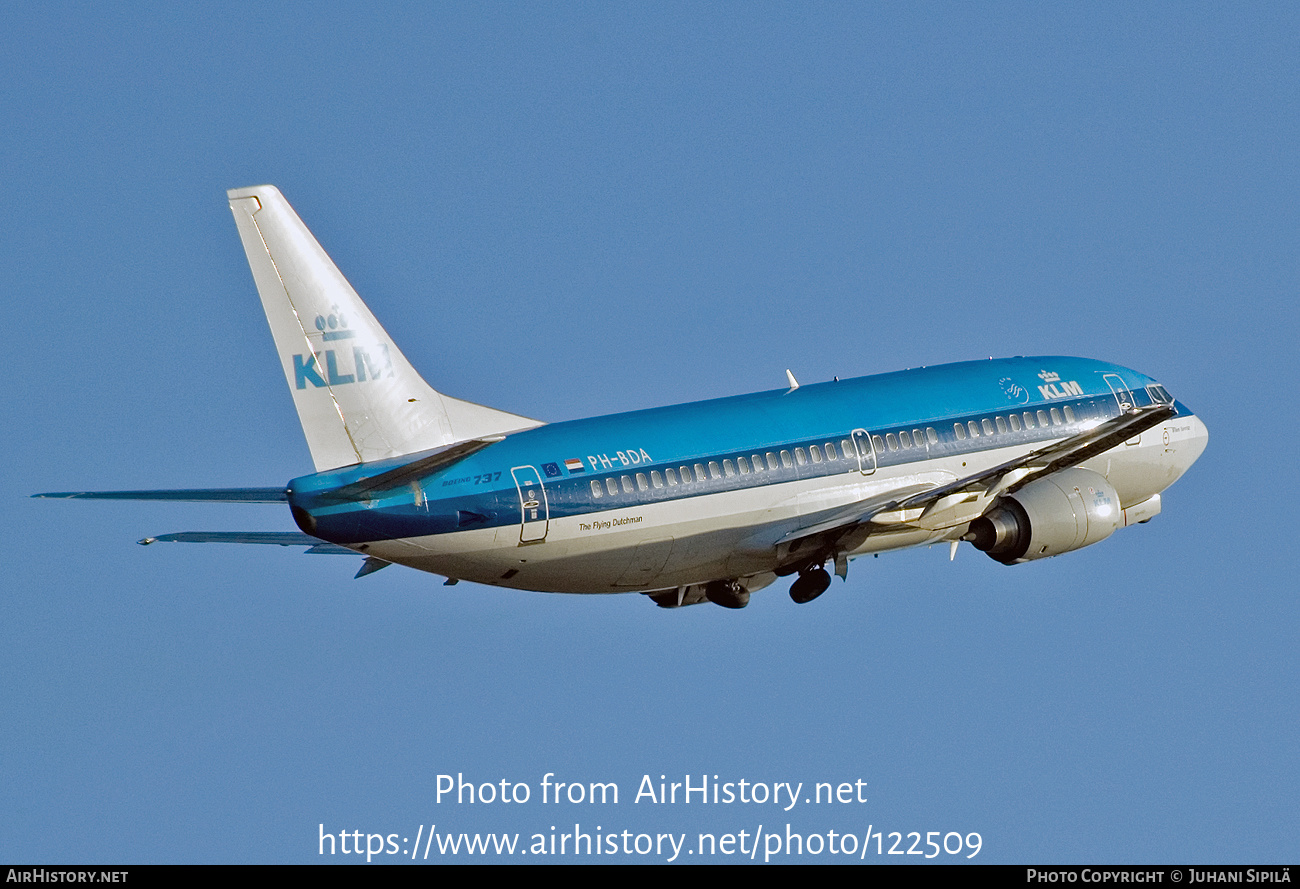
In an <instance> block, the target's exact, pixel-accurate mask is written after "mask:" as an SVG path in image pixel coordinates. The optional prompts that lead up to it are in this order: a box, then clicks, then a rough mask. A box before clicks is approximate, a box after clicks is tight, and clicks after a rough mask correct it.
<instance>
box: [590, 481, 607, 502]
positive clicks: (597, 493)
mask: <svg viewBox="0 0 1300 889" xmlns="http://www.w3.org/2000/svg"><path fill="white" fill-rule="evenodd" d="M604 493H605V492H604V491H602V490H601V489H600V482H598V481H596V480H595V479H594V478H593V479H592V480H591V496H593V497H595V498H596V499H597V500H599V499H600V498H601V496H602V495H603V494H604Z"/></svg>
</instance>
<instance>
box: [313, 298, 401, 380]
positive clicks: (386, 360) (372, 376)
mask: <svg viewBox="0 0 1300 889" xmlns="http://www.w3.org/2000/svg"><path fill="white" fill-rule="evenodd" d="M334 309H335V311H334V312H332V313H330V315H329V316H328V317H326V316H324V315H317V316H316V329H317V330H319V331H320V332H321V338H322V339H323V340H325V341H326V342H334V341H337V340H350V339H352V338H354V337H355V336H356V331H355V330H349V329H348V321H347V317H346V316H344V315H343V313H342V312H339V311H338V306H334ZM375 351H377V352H378V354H377V355H376V354H372V352H375ZM350 352H351V362H350V366H349V362H348V358H347V356H348V354H349V350H348V349H347V348H341V349H340V348H335V349H324V350H322V351H320V352H313V353H311V354H310V355H301V354H299V355H295V356H293V379H294V386H295V388H298V389H306V388H307V384H308V383H311V384H312V385H313V386H315V387H316V388H317V389H323V388H324V387H325V386H345V385H347V384H348V383H364V382H365V381H366V380H377V379H379V378H380V377H381V376H389V377H391V376H392V375H393V360H392V357H391V356H390V355H389V354H388V343H378V344H377V345H374V346H370V347H364V346H353V347H352V349H351V350H350ZM322 360H323V361H324V366H323V367H322V365H321V361H322ZM340 361H342V362H343V365H342V366H340ZM322 370H323V371H324V376H322V375H321V372H322Z"/></svg>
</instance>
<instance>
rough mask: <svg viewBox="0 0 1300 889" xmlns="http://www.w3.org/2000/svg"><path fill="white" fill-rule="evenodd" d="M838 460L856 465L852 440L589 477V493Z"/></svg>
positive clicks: (603, 493) (640, 488)
mask: <svg viewBox="0 0 1300 889" xmlns="http://www.w3.org/2000/svg"><path fill="white" fill-rule="evenodd" d="M840 460H852V461H854V463H853V465H854V466H856V465H857V462H856V461H857V457H856V454H855V453H854V451H853V442H852V441H850V440H849V439H847V438H846V439H844V440H843V441H842V442H840V444H839V448H838V449H837V448H836V445H835V443H834V442H830V441H828V442H826V443H825V444H823V445H810V446H809V447H808V448H807V449H806V450H805V449H804V448H802V447H798V448H794V449H793V451H791V450H790V449H787V448H782V449H781V450H780V451H766V452H764V453H763V454H751V455H750V456H749V457H748V458H745V457H736V458H735V459H734V460H732V459H731V458H730V457H728V458H726V459H724V460H722V461H721V462H719V461H717V460H709V461H708V462H707V463H694V464H682V465H681V466H680V467H677V468H675V469H674V468H673V467H668V468H666V469H664V470H663V471H662V472H661V471H660V470H658V469H652V470H650V471H649V472H648V473H647V472H638V473H635V475H622V476H619V477H617V478H615V477H614V476H612V475H611V476H608V477H607V478H605V479H604V480H603V481H602V480H601V479H592V480H591V494H592V496H593V497H604V496H606V495H608V496H610V497H613V496H615V495H617V494H618V493H619V492H620V491H621V492H622V493H624V494H631V493H634V492H636V491H648V490H650V489H652V488H656V489H657V488H665V487H667V488H673V487H677V486H678V485H692V484H701V483H703V482H706V481H709V480H716V479H724V478H733V477H735V476H738V475H751V474H753V473H765V472H777V471H779V470H782V469H792V468H794V467H795V466H796V465H798V466H804V465H807V464H808V463H833V462H838V461H840Z"/></svg>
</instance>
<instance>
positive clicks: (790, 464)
mask: <svg viewBox="0 0 1300 889" xmlns="http://www.w3.org/2000/svg"><path fill="white" fill-rule="evenodd" d="M781 465H782V466H784V467H785V468H786V469H793V468H794V461H793V460H791V459H790V452H789V451H784V450H783V451H781Z"/></svg>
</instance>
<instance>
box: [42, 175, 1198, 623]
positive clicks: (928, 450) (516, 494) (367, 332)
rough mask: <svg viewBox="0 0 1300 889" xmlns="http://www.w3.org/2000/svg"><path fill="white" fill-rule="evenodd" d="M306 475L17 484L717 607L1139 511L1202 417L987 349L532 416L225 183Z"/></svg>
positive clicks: (1115, 379)
mask: <svg viewBox="0 0 1300 889" xmlns="http://www.w3.org/2000/svg"><path fill="white" fill-rule="evenodd" d="M228 196H229V199H230V209H231V211H232V212H233V213H234V215H235V224H236V226H237V227H238V229H239V236H240V238H241V239H242V241H243V245H244V251H245V252H246V253H247V255H248V262H249V265H250V266H251V267H252V272H253V280H254V282H255V283H256V285H257V290H258V293H259V294H260V296H261V300H262V307H263V309H264V310H265V312H266V317H267V320H268V321H269V322H270V325H271V332H272V334H273V336H274V339H275V344H276V347H277V349H278V350H279V353H280V362H281V364H282V365H283V367H284V375H285V379H286V380H287V381H288V383H289V389H290V391H291V392H292V393H293V399H294V404H295V406H296V407H297V410H298V417H299V419H300V421H301V422H302V427H303V431H304V432H305V433H306V436H307V443H308V445H309V447H310V449H311V455H312V460H313V462H314V463H315V465H316V471H315V472H314V473H312V474H310V475H304V476H302V477H301V478H296V479H294V480H293V481H291V482H289V484H288V485H287V486H285V487H277V488H236V489H200V490H182V491H108V492H104V491H101V492H80V493H58V494H38V495H36V496H38V497H65V498H81V499H139V500H189V501H226V502H230V501H237V502H257V503H287V504H288V505H289V509H290V511H291V512H292V514H293V518H294V521H295V522H296V523H297V525H298V527H299V528H300V529H301V531H299V532H269V531H263V532H247V533H243V532H185V533H180V534H167V535H162V536H159V537H147V538H145V539H144V540H142V541H140V542H141V543H153V542H155V541H184V542H215V541H221V542H231V543H264V544H279V545H282V546H290V545H304V546H307V547H309V550H308V552H312V553H349V554H356V555H360V556H362V557H364V559H365V561H364V563H363V564H362V566H361V569H360V570H359V571H358V572H357V576H358V577H360V576H362V575H365V574H369V573H371V572H373V571H376V570H378V569H380V568H383V567H385V566H387V565H389V564H394V563H395V564H399V565H406V566H409V567H411V568H416V569H419V570H421V571H428V572H431V573H434V574H438V575H442V576H444V577H446V578H447V581H446V582H447V583H449V584H452V583H456V582H457V581H458V580H471V581H475V582H477V583H484V584H493V585H496V586H503V587H514V588H517V589H524V590H537V591H543V592H557V593H619V592H639V593H644V594H646V595H648V596H649V597H650V598H651V599H653V600H654V601H655V602H656V603H657V604H659V605H661V606H664V607H669V608H671V607H677V606H680V605H691V604H695V603H697V602H702V601H704V600H706V599H707V600H709V601H711V602H715V603H717V604H719V605H724V606H726V607H728V608H741V607H744V606H745V605H746V604H747V603H748V602H749V597H750V593H752V592H754V591H755V590H758V589H761V588H762V587H765V586H767V585H769V584H771V583H773V582H774V581H775V580H776V579H777V578H778V577H785V576H795V580H794V581H793V583H792V584H791V586H790V597H791V598H792V599H794V601H795V602H799V603H803V602H809V601H811V600H813V599H815V598H817V596H819V595H821V593H822V592H824V591H825V590H826V589H827V587H828V586H829V585H830V583H831V576H830V573H829V572H828V571H827V566H830V567H832V568H833V570H834V571H835V573H836V574H838V575H839V576H840V577H845V576H846V575H847V572H848V565H849V560H850V559H853V558H854V557H856V556H861V555H866V554H869V553H880V552H885V551H887V550H896V549H903V548H906V547H913V546H919V545H922V544H932V543H936V542H946V543H948V544H949V545H950V546H951V548H952V552H953V553H955V552H956V549H957V546H958V543H959V541H963V540H964V541H969V542H970V543H971V544H972V545H974V546H975V548H976V549H979V550H982V551H983V552H985V553H987V554H988V555H989V556H991V557H992V558H994V559H996V560H998V561H999V562H1003V563H1005V564H1008V565H1010V564H1014V563H1017V562H1025V561H1029V560H1032V559H1043V558H1047V557H1049V556H1055V555H1059V554H1061V553H1066V552H1070V551H1071V550H1076V549H1079V548H1081V547H1085V546H1088V545H1090V544H1093V543H1097V542H1098V541H1101V540H1105V539H1106V538H1107V537H1109V536H1110V535H1111V534H1112V533H1114V532H1115V531H1116V530H1117V529H1119V528H1124V527H1127V526H1129V525H1132V524H1135V523H1140V522H1145V521H1147V520H1149V519H1150V518H1152V517H1153V516H1155V515H1157V514H1159V512H1160V494H1161V492H1162V491H1164V489H1165V488H1167V487H1169V486H1170V485H1171V484H1173V483H1174V482H1175V481H1176V480H1177V479H1178V478H1179V476H1181V475H1182V474H1183V473H1184V472H1186V471H1187V469H1188V467H1190V466H1191V465H1192V463H1193V462H1195V461H1196V458H1197V457H1199V456H1200V455H1201V452H1202V451H1203V450H1204V449H1205V445H1206V441H1207V432H1206V428H1205V425H1204V424H1203V423H1202V422H1201V421H1200V420H1199V419H1198V418H1197V417H1196V416H1195V415H1193V414H1192V412H1191V411H1190V410H1188V409H1187V407H1186V406H1184V405H1183V404H1182V403H1181V402H1179V401H1176V400H1175V399H1174V398H1173V397H1172V396H1171V395H1170V394H1169V392H1168V390H1166V389H1165V388H1164V387H1163V386H1162V385H1160V384H1159V383H1158V382H1157V381H1156V380H1154V379H1152V378H1150V377H1147V376H1144V375H1143V374H1140V373H1137V372H1136V371H1132V370H1129V369H1127V368H1124V367H1119V366H1116V365H1114V364H1107V363H1105V362H1102V361H1094V360H1088V359H1083V358H1061V357H1046V358H1009V359H1004V360H997V361H995V360H989V361H977V362H966V363H962V364H948V365H942V366H939V367H924V368H919V369H915V370H907V371H900V372H898V373H890V374H882V375H879V376H871V377H861V378H859V379H853V380H836V381H834V382H829V383H818V384H816V385H807V386H800V385H799V384H798V383H797V382H796V381H795V378H794V376H793V375H791V374H789V372H787V376H788V382H789V385H788V386H787V387H785V388H782V389H777V390H773V391H770V392H758V393H755V394H752V395H741V396H737V397H734V398H722V399H717V400H714V401H701V402H696V403H693V404H682V405H676V406H672V407H660V408H652V409H649V410H642V411H635V412H632V413H626V414H614V415H611V416H605V417H595V418H592V419H587V420H574V421H570V422H563V423H551V424H545V423H542V422H541V421H538V420H531V419H528V418H526V417H521V416H517V415H515V414H509V413H504V412H502V411H497V410H493V409H491V408H487V407H483V406H480V405H477V404H472V403H470V402H466V401H460V400H458V399H455V398H451V397H449V396H446V395H443V394H441V393H439V392H437V391H435V390H434V389H432V388H430V386H429V385H428V384H427V383H425V381H424V380H423V379H422V378H421V377H420V375H419V374H418V373H416V371H415V369H414V368H413V367H412V366H411V365H410V364H409V363H408V362H407V360H406V358H405V357H403V355H402V353H401V352H400V351H398V349H397V346H396V345H395V344H394V343H393V341H392V339H391V338H390V337H389V336H388V334H387V333H386V332H385V331H384V329H383V328H382V327H380V326H379V323H378V322H377V321H376V320H375V318H374V316H373V315H371V313H370V311H369V309H367V308H366V306H365V304H364V303H362V301H361V299H360V298H359V297H358V296H357V294H356V292H355V291H354V290H353V289H352V287H351V285H350V284H348V282H347V280H346V279H345V278H344V277H343V275H342V273H340V272H339V270H338V269H337V268H336V267H335V265H334V263H333V261H331V260H330V258H329V256H328V255H326V253H325V251H324V250H323V249H322V248H321V246H320V245H319V244H318V243H317V242H316V239H315V238H314V237H312V234H311V232H310V231H308V230H307V227H306V226H305V225H303V223H302V221H301V220H300V219H299V218H298V216H297V214H296V213H294V211H293V208H291V207H290V206H289V204H288V202H287V201H286V200H285V199H284V197H283V196H282V195H281V194H280V192H279V191H278V190H276V189H275V188H273V187H271V186H268V185H263V186H257V187H254V188H243V189H236V190H233V191H230V192H228Z"/></svg>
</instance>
